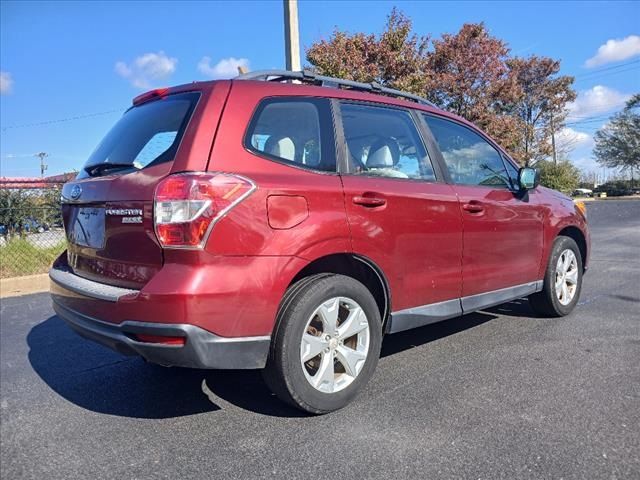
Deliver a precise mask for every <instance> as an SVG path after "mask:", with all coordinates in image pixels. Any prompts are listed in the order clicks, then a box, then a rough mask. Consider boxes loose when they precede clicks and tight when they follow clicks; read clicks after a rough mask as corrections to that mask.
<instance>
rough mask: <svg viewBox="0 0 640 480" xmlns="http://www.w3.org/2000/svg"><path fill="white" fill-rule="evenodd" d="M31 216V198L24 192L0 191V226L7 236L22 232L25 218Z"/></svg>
mask: <svg viewBox="0 0 640 480" xmlns="http://www.w3.org/2000/svg"><path fill="white" fill-rule="evenodd" d="M32 215H33V196H32V195H31V194H30V193H29V192H27V191H26V190H10V189H2V190H0V225H4V226H5V228H6V234H7V235H13V234H15V233H16V230H17V231H19V232H20V231H21V230H22V226H23V223H24V221H25V219H26V218H29V217H30V216H32Z"/></svg>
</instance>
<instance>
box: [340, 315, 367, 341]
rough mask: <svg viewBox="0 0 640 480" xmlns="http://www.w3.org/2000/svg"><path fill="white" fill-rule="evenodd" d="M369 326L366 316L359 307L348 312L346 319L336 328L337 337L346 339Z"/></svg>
mask: <svg viewBox="0 0 640 480" xmlns="http://www.w3.org/2000/svg"><path fill="white" fill-rule="evenodd" d="M368 327H369V323H368V322H367V317H366V315H365V314H364V312H363V311H362V309H361V308H360V307H358V308H354V309H353V310H351V311H350V312H349V316H348V317H347V319H346V320H345V321H344V322H343V323H342V325H340V327H339V328H338V338H339V339H341V340H346V339H347V338H351V337H353V336H354V335H355V334H356V333H359V332H361V331H363V330H364V329H365V328H368Z"/></svg>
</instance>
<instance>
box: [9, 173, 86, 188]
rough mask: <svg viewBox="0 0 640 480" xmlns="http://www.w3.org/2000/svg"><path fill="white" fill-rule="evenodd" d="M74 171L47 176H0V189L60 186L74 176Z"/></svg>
mask: <svg viewBox="0 0 640 480" xmlns="http://www.w3.org/2000/svg"><path fill="white" fill-rule="evenodd" d="M76 175H77V173H76V172H69V173H62V174H60V175H51V176H49V177H44V178H40V177H0V189H11V190H27V189H29V190H36V189H44V188H52V187H59V186H62V185H63V184H64V183H67V182H70V181H71V180H73V179H74V178H76Z"/></svg>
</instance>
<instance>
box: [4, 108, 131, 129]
mask: <svg viewBox="0 0 640 480" xmlns="http://www.w3.org/2000/svg"><path fill="white" fill-rule="evenodd" d="M117 112H119V113H122V112H124V110H122V109H116V110H107V111H105V112H96V113H87V114H84V115H75V116H73V117H67V118H59V119H56V120H46V121H44V122H35V123H23V124H19V125H8V126H6V127H2V131H3V132H4V131H6V130H10V129H14V128H27V127H40V126H43V125H52V124H54V123H64V122H71V121H73V120H82V119H84V118H91V117H99V116H101V115H109V114H111V113H117Z"/></svg>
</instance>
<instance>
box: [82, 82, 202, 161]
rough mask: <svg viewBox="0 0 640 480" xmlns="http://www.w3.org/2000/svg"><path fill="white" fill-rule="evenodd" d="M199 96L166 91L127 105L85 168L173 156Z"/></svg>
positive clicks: (164, 158) (167, 159)
mask: <svg viewBox="0 0 640 480" xmlns="http://www.w3.org/2000/svg"><path fill="white" fill-rule="evenodd" d="M198 97H199V94H198V93H184V94H179V95H169V96H167V97H164V98H162V99H158V100H154V101H151V102H148V103H143V104H142V105H139V106H137V107H133V108H130V109H129V110H127V112H126V113H125V114H124V115H123V116H122V118H121V119H120V120H119V121H118V122H117V123H116V124H115V125H114V126H113V128H112V129H111V130H110V131H109V133H107V135H106V136H105V137H104V139H103V140H102V142H100V145H98V148H96V150H95V151H94V152H93V153H92V154H91V156H90V157H89V159H88V160H87V163H86V164H85V169H90V168H89V167H93V166H96V165H100V164H105V163H107V164H108V163H112V164H122V165H126V164H129V165H131V166H132V167H135V168H144V167H146V166H148V165H151V164H157V163H161V162H166V161H170V160H173V158H174V157H175V154H176V151H177V150H178V145H179V144H180V139H181V138H182V135H183V133H184V130H185V129H186V126H187V124H188V123H189V118H191V113H192V112H193V109H194V108H195V104H196V102H197V100H198Z"/></svg>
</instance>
